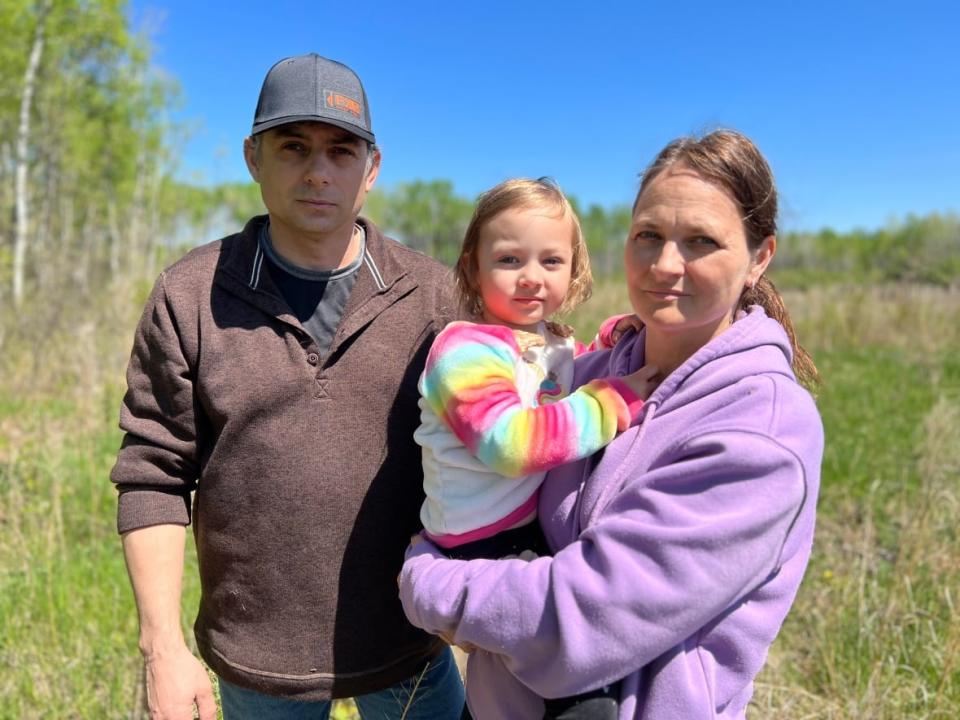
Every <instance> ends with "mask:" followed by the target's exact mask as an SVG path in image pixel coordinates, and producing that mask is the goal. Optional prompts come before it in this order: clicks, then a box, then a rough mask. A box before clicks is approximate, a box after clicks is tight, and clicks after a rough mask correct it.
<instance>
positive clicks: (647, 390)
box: [620, 365, 661, 400]
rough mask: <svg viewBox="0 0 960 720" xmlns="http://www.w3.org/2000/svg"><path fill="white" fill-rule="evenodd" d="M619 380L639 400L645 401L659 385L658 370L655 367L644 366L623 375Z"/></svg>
mask: <svg viewBox="0 0 960 720" xmlns="http://www.w3.org/2000/svg"><path fill="white" fill-rule="evenodd" d="M620 379H621V380H622V381H623V382H625V383H626V384H627V385H628V386H629V387H630V389H631V390H633V391H634V392H635V393H636V394H637V395H638V396H639V397H640V398H641V399H643V400H646V399H647V398H648V397H650V394H651V393H652V392H653V391H654V390H656V389H657V385H659V384H660V380H661V378H660V368H658V367H657V366H656V365H644V366H643V367H642V368H640V369H639V370H636V371H634V372H632V373H630V374H629V375H624V376H623V377H622V378H620Z"/></svg>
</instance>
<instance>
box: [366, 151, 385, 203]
mask: <svg viewBox="0 0 960 720" xmlns="http://www.w3.org/2000/svg"><path fill="white" fill-rule="evenodd" d="M380 160H381V155H380V148H376V149H374V151H373V157H372V158H370V169H369V170H368V171H367V179H366V180H365V181H364V188H366V192H370V190H371V189H372V188H373V184H374V183H375V182H376V181H377V176H378V175H379V174H380Z"/></svg>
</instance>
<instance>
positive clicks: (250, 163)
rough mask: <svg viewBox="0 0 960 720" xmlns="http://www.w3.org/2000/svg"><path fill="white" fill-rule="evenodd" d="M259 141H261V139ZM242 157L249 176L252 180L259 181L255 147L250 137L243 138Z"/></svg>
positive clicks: (258, 166)
mask: <svg viewBox="0 0 960 720" xmlns="http://www.w3.org/2000/svg"><path fill="white" fill-rule="evenodd" d="M260 142H263V140H261V141H260ZM243 159H244V160H245V161H246V163H247V170H248V171H249V172H250V177H252V178H253V181H254V182H256V183H259V182H260V165H259V162H258V161H257V148H256V145H255V144H254V142H253V138H252V137H247V138H244V139H243Z"/></svg>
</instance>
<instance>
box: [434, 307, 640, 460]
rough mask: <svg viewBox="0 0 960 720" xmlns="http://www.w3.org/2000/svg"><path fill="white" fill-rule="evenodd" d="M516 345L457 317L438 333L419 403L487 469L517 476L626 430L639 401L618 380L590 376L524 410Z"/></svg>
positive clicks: (501, 332)
mask: <svg viewBox="0 0 960 720" xmlns="http://www.w3.org/2000/svg"><path fill="white" fill-rule="evenodd" d="M519 360H520V350H519V347H518V346H517V343H516V339H515V338H514V336H513V333H512V331H511V330H510V329H509V328H506V327H501V326H497V325H478V324H474V323H467V322H457V323H452V324H451V325H448V326H447V327H446V328H444V330H443V331H442V332H441V333H440V335H438V336H437V339H436V341H435V342H434V344H433V347H432V348H431V349H430V354H429V356H428V357H427V364H426V369H425V370H424V374H423V378H422V380H421V383H420V392H421V395H422V396H423V398H424V401H425V402H426V403H427V404H428V405H429V407H430V408H431V409H432V410H433V411H434V413H436V415H437V417H438V418H440V419H441V420H442V421H443V423H444V424H445V425H446V426H447V427H449V428H450V430H451V432H453V433H454V435H456V437H457V438H458V439H459V440H460V442H462V443H463V444H464V446H465V447H466V448H467V449H468V450H469V451H470V452H471V453H472V454H473V455H474V456H475V457H477V458H478V459H479V460H480V461H481V462H483V463H484V464H485V465H486V466H487V467H489V468H491V469H492V470H494V471H495V472H497V473H500V474H501V475H504V476H506V477H522V476H524V475H529V474H530V473H533V472H538V471H542V470H548V469H550V468H552V467H556V466H558V465H563V464H564V463H567V462H571V461H573V460H577V459H579V458H583V457H587V456H589V455H591V454H593V453H594V452H596V451H597V450H599V449H600V448H602V447H604V446H605V445H606V444H607V443H609V442H610V441H611V440H612V439H613V438H614V437H615V436H616V435H617V433H618V432H622V431H623V430H625V429H626V428H627V427H629V425H630V423H631V421H632V420H633V418H634V417H635V415H636V414H637V413H638V412H639V408H640V406H641V405H642V401H640V399H639V398H638V397H637V396H636V395H635V394H634V393H633V392H632V391H631V390H630V389H629V387H628V386H627V385H626V384H625V383H624V382H622V381H620V380H619V379H616V378H611V379H609V380H592V381H590V382H589V383H587V384H586V385H584V386H582V387H580V388H579V389H578V390H576V391H575V392H573V393H571V394H570V395H568V396H567V397H565V398H563V399H562V400H559V401H557V402H555V403H550V404H547V405H541V406H538V407H533V408H524V407H523V404H522V402H521V399H520V395H519V393H518V391H517V385H516V367H517V363H518V361H519Z"/></svg>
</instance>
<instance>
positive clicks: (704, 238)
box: [692, 235, 719, 247]
mask: <svg viewBox="0 0 960 720" xmlns="http://www.w3.org/2000/svg"><path fill="white" fill-rule="evenodd" d="M692 242H693V244H694V245H700V246H702V247H717V246H718V244H719V243H717V241H716V240H714V239H713V238H712V237H710V236H709V235H698V236H697V237H695V238H693V239H692Z"/></svg>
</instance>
